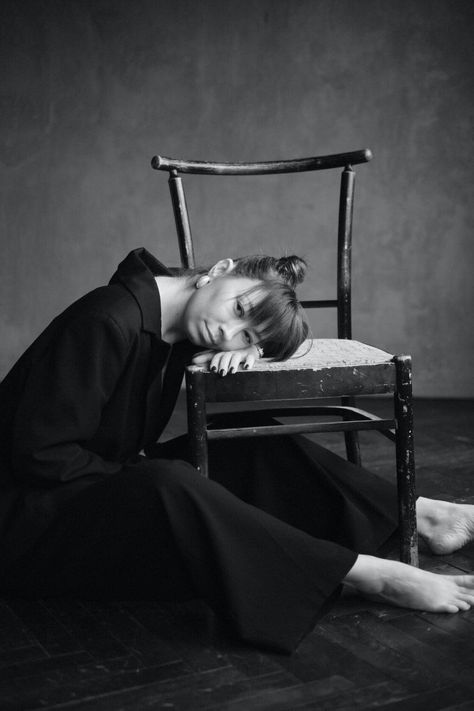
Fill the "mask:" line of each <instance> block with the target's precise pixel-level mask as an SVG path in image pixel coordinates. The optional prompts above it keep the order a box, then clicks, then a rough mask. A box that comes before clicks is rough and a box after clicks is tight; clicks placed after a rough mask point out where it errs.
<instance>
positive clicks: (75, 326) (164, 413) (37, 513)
mask: <svg viewBox="0 0 474 711" xmlns="http://www.w3.org/2000/svg"><path fill="white" fill-rule="evenodd" d="M171 273H172V272H171V271H170V270H168V269H167V268H166V267H164V266H163V265H162V264H161V263H160V262H159V261H158V260H156V259H155V258H154V257H153V256H152V255H151V254H150V253H149V252H147V251H146V250H145V249H136V250H134V251H132V252H131V253H130V254H129V255H128V256H127V257H126V258H125V259H124V261H123V262H121V264H120V265H119V267H118V269H117V271H116V273H115V274H114V276H113V277H112V279H111V281H110V283H109V284H108V286H103V287H99V288H98V289H95V290H94V291H92V292H90V293H89V294H86V296H84V297H82V298H81V299H79V300H78V301H76V302H75V303H74V304H72V305H71V306H70V307H69V308H67V309H66V310H65V311H64V312H63V313H62V314H60V315H59V316H58V317H57V318H56V319H54V320H53V321H52V323H51V324H50V325H49V326H48V327H47V328H46V329H45V331H44V332H43V333H42V334H41V335H40V336H39V337H38V338H37V339H36V341H35V342H34V343H33V344H32V346H30V348H29V349H28V350H27V351H26V352H25V353H24V354H23V356H22V357H21V358H20V359H19V361H18V362H17V363H16V364H15V366H14V367H13V368H12V370H11V371H10V373H9V374H8V375H7V376H6V378H5V379H4V380H3V382H2V383H1V384H0V409H1V413H0V563H1V556H2V546H1V544H2V543H3V545H4V547H5V546H6V548H7V549H8V552H9V553H10V554H11V553H12V546H13V547H15V548H16V550H15V554H18V553H19V552H21V549H22V548H23V543H22V542H21V541H20V539H22V540H23V539H25V544H26V543H27V541H26V539H28V542H29V541H31V540H34V539H35V538H36V537H37V535H38V534H39V533H40V532H41V531H42V530H44V529H45V528H46V527H47V526H48V524H49V522H50V521H51V520H52V518H54V512H55V510H57V506H59V505H60V503H61V501H64V500H66V499H68V498H70V497H71V496H72V495H74V493H75V492H77V491H79V490H81V489H82V488H83V487H84V486H87V485H90V484H91V483H93V482H95V481H97V480H99V479H101V478H103V477H107V476H111V475H113V474H114V473H116V472H118V471H120V470H121V469H122V468H123V467H124V466H126V465H130V464H133V463H136V462H137V458H138V455H139V452H140V451H141V450H142V449H143V448H144V447H146V446H147V445H149V444H152V443H154V442H156V440H157V439H158V437H159V436H160V433H161V432H162V431H163V428H164V427H165V425H166V423H167V421H168V419H169V416H170V414H171V412H172V410H173V407H174V405H175V402H176V397H177V394H178V391H179V387H180V384H181V381H182V377H183V371H184V365H185V363H186V362H187V361H189V358H190V357H191V354H192V352H193V351H194V350H196V349H195V347H194V346H192V345H191V344H189V343H188V342H183V343H179V344H177V345H175V346H173V347H171V346H170V345H169V344H167V343H165V342H164V341H163V340H162V339H161V307H160V298H159V292H158V289H157V286H156V282H155V280H154V278H153V277H154V275H160V274H165V275H166V274H171ZM3 552H4V553H5V551H3Z"/></svg>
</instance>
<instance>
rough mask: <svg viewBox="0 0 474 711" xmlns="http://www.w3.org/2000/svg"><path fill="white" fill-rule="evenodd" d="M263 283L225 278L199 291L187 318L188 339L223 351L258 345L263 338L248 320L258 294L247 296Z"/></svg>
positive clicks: (185, 325)
mask: <svg viewBox="0 0 474 711" xmlns="http://www.w3.org/2000/svg"><path fill="white" fill-rule="evenodd" d="M259 283H260V282H259V281H258V280H256V279H250V278H248V277H242V276H228V275H225V276H217V277H213V278H212V279H211V281H210V282H209V283H208V284H206V285H205V286H203V287H201V288H200V289H195V290H194V291H193V293H192V295H191V296H190V297H189V301H188V303H187V304H186V308H185V310H184V314H183V324H182V326H183V329H184V332H185V334H186V338H187V339H188V340H189V341H191V342H192V343H194V344H195V345H197V346H202V347H203V348H206V349H207V348H210V349H212V350H219V351H233V350H240V349H242V348H247V347H248V346H250V345H252V344H253V343H258V341H259V335H258V333H257V331H256V329H255V327H254V326H253V325H252V323H251V321H250V319H249V317H248V312H249V307H250V306H251V305H252V304H254V303H255V302H256V300H257V299H258V294H252V295H251V296H245V292H246V291H248V290H249V289H251V288H252V287H255V286H257V285H258V284H259ZM250 299H252V300H253V301H252V302H251V301H250Z"/></svg>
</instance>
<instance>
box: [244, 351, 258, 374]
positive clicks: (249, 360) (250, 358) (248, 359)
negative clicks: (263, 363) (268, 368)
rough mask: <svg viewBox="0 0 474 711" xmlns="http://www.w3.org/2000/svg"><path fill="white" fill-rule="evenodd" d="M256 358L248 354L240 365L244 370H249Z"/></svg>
mask: <svg viewBox="0 0 474 711" xmlns="http://www.w3.org/2000/svg"><path fill="white" fill-rule="evenodd" d="M255 361H256V358H255V356H254V354H253V353H248V354H247V356H246V358H245V360H244V361H243V363H242V367H243V369H244V370H250V369H251V368H253V366H254V365H255Z"/></svg>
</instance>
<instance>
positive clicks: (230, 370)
mask: <svg viewBox="0 0 474 711" xmlns="http://www.w3.org/2000/svg"><path fill="white" fill-rule="evenodd" d="M232 373H235V368H233V367H232V366H231V367H230V368H229V375H232Z"/></svg>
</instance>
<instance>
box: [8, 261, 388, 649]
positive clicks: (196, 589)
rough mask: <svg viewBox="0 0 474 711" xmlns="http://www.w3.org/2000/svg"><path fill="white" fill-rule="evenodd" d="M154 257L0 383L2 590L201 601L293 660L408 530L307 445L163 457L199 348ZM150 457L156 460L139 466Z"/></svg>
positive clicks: (121, 271) (363, 476)
mask: <svg viewBox="0 0 474 711" xmlns="http://www.w3.org/2000/svg"><path fill="white" fill-rule="evenodd" d="M170 273H171V272H170V271H169V270H167V269H166V268H165V267H164V266H163V265H162V264H160V263H159V262H158V261H157V260H155V259H154V258H153V257H152V256H151V255H150V254H148V253H147V252H146V251H145V250H135V251H134V252H131V253H130V255H128V257H127V258H126V259H125V260H124V261H123V262H122V263H121V264H120V265H119V268H118V270H117V272H116V274H115V275H114V277H113V278H112V280H111V282H110V284H109V285H108V286H106V287H101V288H99V289H96V290H95V291H93V292H91V293H90V294H88V295H86V296H85V297H83V298H82V299H80V300H79V301H77V302H76V303H75V304H73V305H72V306H71V307H69V309H67V310H66V311H65V312H64V313H63V314H61V315H60V316H59V317H58V318H57V319H55V320H54V321H53V322H52V324H50V326H49V327H48V328H47V329H46V330H45V331H44V333H43V334H42V335H41V336H40V337H39V338H38V339H37V340H36V341H35V343H34V344H33V345H32V346H31V347H30V349H29V350H28V351H27V352H26V353H25V354H24V355H23V356H22V358H21V359H20V360H19V361H18V363H17V364H16V366H14V368H13V369H12V371H11V372H10V373H9V375H8V376H7V377H6V378H5V380H4V381H3V383H2V384H1V385H0V401H1V402H2V414H1V421H0V435H1V443H2V444H1V445H0V447H1V449H0V456H1V460H0V461H1V471H0V476H1V483H0V486H1V489H2V498H1V503H0V507H1V508H0V531H1V543H0V571H1V573H2V574H3V583H2V584H1V588H2V590H3V591H5V592H8V593H9V594H20V595H28V596H32V595H33V596H46V595H65V594H67V595H75V596H86V597H89V598H98V597H99V598H110V597H114V598H120V597H121V598H122V599H130V598H132V597H133V598H143V599H146V598H148V599H151V598H155V599H174V598H182V597H190V596H198V597H201V598H203V599H204V600H205V601H206V602H207V603H208V604H210V605H211V607H213V609H214V610H216V612H218V613H219V614H220V615H222V616H223V617H224V618H226V619H227V620H228V621H230V622H231V624H232V626H233V628H234V630H235V631H236V632H237V634H238V635H239V636H240V637H241V638H242V639H244V640H247V641H249V642H253V643H256V644H260V645H265V646H270V647H273V648H276V649H280V650H282V651H292V650H293V649H294V648H295V646H296V645H297V644H298V642H299V640H300V639H301V637H302V636H303V635H304V634H305V633H307V632H308V631H309V630H310V629H311V626H312V625H314V622H315V621H316V619H317V617H318V616H319V615H320V614H321V613H322V611H323V609H324V606H325V605H326V604H327V603H328V602H329V601H330V600H331V599H333V597H334V596H335V595H336V594H337V592H338V590H339V589H340V582H341V580H342V579H343V577H344V576H345V575H346V573H347V572H348V570H349V569H350V568H351V567H352V565H353V564H354V562H355V560H356V557H357V552H362V553H375V552H376V551H377V549H378V548H379V546H381V545H382V544H383V543H384V542H385V540H386V539H387V538H388V537H389V536H390V535H391V534H392V533H393V531H394V530H395V529H396V525H397V524H396V497H395V495H394V491H393V490H392V487H391V486H390V485H388V484H386V483H385V482H383V481H382V480H380V479H378V478H377V477H375V476H373V475H371V474H370V473H368V472H366V471H364V470H362V469H358V468H356V467H354V466H353V465H351V464H348V463H347V462H345V461H344V460H342V459H340V458H339V457H336V456H335V455H333V454H331V453H330V452H328V451H327V450H325V449H323V448H321V447H319V446H318V445H316V444H314V443H313V442H311V441H310V440H309V439H307V438H305V437H294V438H288V437H274V438H271V445H270V444H269V443H268V441H266V442H265V441H263V440H259V441H256V440H249V441H248V442H246V446H245V448H243V447H242V446H241V445H239V444H237V443H235V442H226V443H223V442H213V443H212V445H213V446H212V447H211V448H210V470H211V479H212V480H206V479H203V478H202V477H200V476H199V475H198V474H197V472H196V471H195V470H194V469H193V468H192V467H191V465H190V464H189V463H187V461H186V459H187V452H186V441H185V438H178V439H177V440H174V441H172V442H169V443H166V444H164V445H155V444H154V443H155V442H156V441H157V440H158V438H159V435H160V433H161V432H162V430H163V428H164V427H165V425H166V422H167V420H168V417H169V415H170V414H171V411H172V409H173V406H174V404H175V400H176V396H177V393H178V389H179V386H180V383H181V380H182V375H183V369H184V364H185V363H186V362H187V361H189V358H190V356H191V354H192V352H193V350H195V349H194V347H193V346H191V345H190V344H188V343H180V344H177V345H176V346H173V347H172V348H171V347H170V346H169V345H168V344H166V343H165V342H164V341H162V339H161V335H160V333H161V317H160V313H161V312H160V299H159V292H158V289H157V287H156V282H155V280H154V278H153V275H154V274H170ZM143 448H145V450H146V451H147V453H148V455H149V456H147V457H145V456H143V455H140V454H139V453H140V451H141V450H142V449H143Z"/></svg>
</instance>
